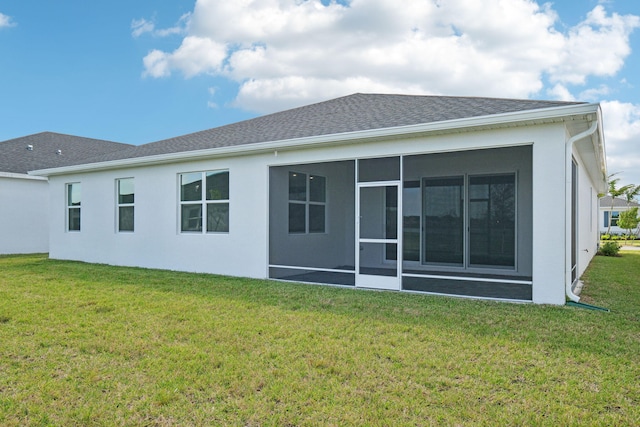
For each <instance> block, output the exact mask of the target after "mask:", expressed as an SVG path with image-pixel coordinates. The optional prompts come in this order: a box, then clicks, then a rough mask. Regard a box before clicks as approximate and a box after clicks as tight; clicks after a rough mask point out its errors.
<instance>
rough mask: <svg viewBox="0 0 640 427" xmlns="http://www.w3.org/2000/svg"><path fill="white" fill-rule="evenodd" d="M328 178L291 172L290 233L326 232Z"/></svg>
mask: <svg viewBox="0 0 640 427" xmlns="http://www.w3.org/2000/svg"><path fill="white" fill-rule="evenodd" d="M326 191H327V190H326V178H325V177H322V176H319V175H307V174H305V173H299V172H289V233H300V234H302V233H324V232H325V230H326V203H327V193H326Z"/></svg>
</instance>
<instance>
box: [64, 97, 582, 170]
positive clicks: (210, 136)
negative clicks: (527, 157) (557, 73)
mask: <svg viewBox="0 0 640 427" xmlns="http://www.w3.org/2000/svg"><path fill="white" fill-rule="evenodd" d="M576 104H582V103H579V102H560V101H536V100H522V99H499V98H478V97H454V96H417V95H382V94H362V93H356V94H353V95H349V96H344V97H341V98H336V99H331V100H328V101H324V102H319V103H316V104H311V105H306V106H303V107H299V108H294V109H291V110H286V111H281V112H278V113H273V114H269V115H265V116H261V117H257V118H254V119H249V120H245V121H241V122H237V123H232V124H229V125H225V126H221V127H217V128H213V129H208V130H203V131H200V132H195V133H191V134H188V135H182V136H178V137H174V138H169V139H165V140H161V141H157V142H152V143H148V144H144V145H139V146H134V147H132V148H129V149H125V150H120V151H113V152H110V153H106V154H104V155H100V156H96V157H93V158H90V159H82V160H79V161H77V162H76V164H83V163H99V162H106V161H113V160H122V159H128V158H139V157H146V156H154V155H161V154H171V153H178V152H186V151H196V150H204V149H211V148H222V147H232V146H239V145H246V144H254V143H260V142H275V141H282V140H288V139H295V138H304V137H312V136H320V135H332V134H339V133H345V132H355V131H365V130H372V129H384V128H392V127H398V126H407V125H416V124H424V123H435V122H441V121H446V120H454V119H463V118H471V117H480V116H489V115H495V114H503V113H512V112H522V111H530V110H537V109H543V108H551V107H561V106H568V105H576Z"/></svg>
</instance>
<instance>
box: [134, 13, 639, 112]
mask: <svg viewBox="0 0 640 427" xmlns="http://www.w3.org/2000/svg"><path fill="white" fill-rule="evenodd" d="M551 7H552V6H550V5H549V4H544V5H542V6H540V5H539V4H538V3H536V2H534V1H532V0H510V1H506V0H486V1H483V2H478V1H477V0H448V1H430V0H429V1H428V0H405V1H403V2H402V6H401V7H400V6H399V4H398V2H397V1H396V0H352V1H351V2H350V3H348V5H347V6H345V5H342V4H339V3H336V2H330V3H329V4H328V5H323V4H322V3H321V2H320V1H319V0H307V1H299V0H237V1H219V0H198V1H197V2H196V5H195V8H194V11H193V13H192V14H191V15H190V16H189V18H188V24H185V25H184V27H185V29H186V31H187V35H186V36H185V38H184V40H183V42H182V45H181V46H180V47H179V48H178V49H176V50H175V51H173V52H162V51H158V50H154V51H152V52H150V53H149V54H148V55H147V56H146V57H145V58H144V65H145V74H146V75H148V76H153V77H161V76H168V75H170V74H171V73H172V72H176V71H177V72H181V73H182V74H184V75H185V76H187V77H190V76H194V75H197V74H212V75H217V76H222V77H226V78H228V79H231V80H233V81H234V82H236V83H238V84H239V87H240V89H239V91H238V95H237V98H236V101H235V102H236V105H237V106H240V107H243V108H246V109H249V110H253V111H259V112H270V111H275V110H278V109H281V108H288V107H292V106H296V105H302V104H305V103H309V102H314V101H318V100H321V99H326V98H329V97H332V96H339V95H345V94H348V93H352V92H355V91H361V92H365V91H366V92H396V93H416V94H417V93H423V94H447V95H480V96H482V95H484V96H502V97H521V98H526V97H531V96H536V95H538V94H539V93H541V92H542V91H543V90H545V86H544V83H545V79H547V78H548V79H549V80H550V81H551V82H552V83H553V84H554V85H555V86H553V87H552V88H549V89H547V90H546V93H548V94H550V95H551V96H553V97H555V98H558V99H573V98H574V96H573V95H572V93H571V91H572V86H576V85H577V86H578V87H579V86H581V85H584V83H585V82H586V80H587V79H588V78H589V77H591V76H611V75H614V74H615V73H617V72H618V71H619V70H620V68H621V66H622V64H623V63H624V60H625V58H626V57H627V56H628V55H629V53H630V48H629V35H630V34H631V32H632V31H633V30H634V29H635V28H636V27H638V26H639V25H640V20H639V18H638V17H636V16H620V15H618V14H615V13H614V14H608V13H607V11H606V9H605V7H604V6H602V5H597V6H596V7H595V8H594V9H593V10H592V11H591V12H589V14H588V15H587V17H586V18H585V20H584V21H583V22H580V23H579V24H578V25H576V26H575V27H573V28H569V29H567V30H563V31H561V30H559V29H558V28H562V25H561V23H560V22H559V18H558V15H557V14H556V12H555V11H554V10H553V9H552V8H551ZM181 19H183V18H181ZM141 28H142V27H141ZM153 31H158V30H156V29H153ZM599 90H602V93H604V88H600V89H599ZM583 95H585V96H595V95H597V94H596V93H594V92H584V93H583Z"/></svg>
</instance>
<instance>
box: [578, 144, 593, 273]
mask: <svg viewBox="0 0 640 427" xmlns="http://www.w3.org/2000/svg"><path fill="white" fill-rule="evenodd" d="M573 158H574V160H575V161H576V163H577V164H578V223H577V227H578V235H577V238H578V244H577V250H578V263H577V266H578V277H580V276H581V275H582V274H583V273H584V272H585V270H586V269H587V267H588V266H589V263H590V262H591V260H592V259H593V257H594V256H595V254H596V252H597V251H598V240H599V229H598V191H597V189H596V185H595V183H594V182H593V180H592V178H591V177H590V176H589V174H587V172H586V170H585V168H584V163H583V160H582V158H581V157H580V153H579V152H578V150H576V149H574V150H573Z"/></svg>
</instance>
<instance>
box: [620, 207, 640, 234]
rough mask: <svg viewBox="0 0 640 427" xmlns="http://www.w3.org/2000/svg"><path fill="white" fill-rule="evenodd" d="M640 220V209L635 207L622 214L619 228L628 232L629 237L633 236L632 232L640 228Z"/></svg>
mask: <svg viewBox="0 0 640 427" xmlns="http://www.w3.org/2000/svg"><path fill="white" fill-rule="evenodd" d="M639 222H640V218H638V207H637V206H636V207H633V208H631V209H629V210H627V211H624V212H620V218H619V219H618V226H619V227H620V228H624V229H625V230H627V235H630V234H631V230H632V229H634V228H636V227H637V226H638V223H639Z"/></svg>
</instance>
